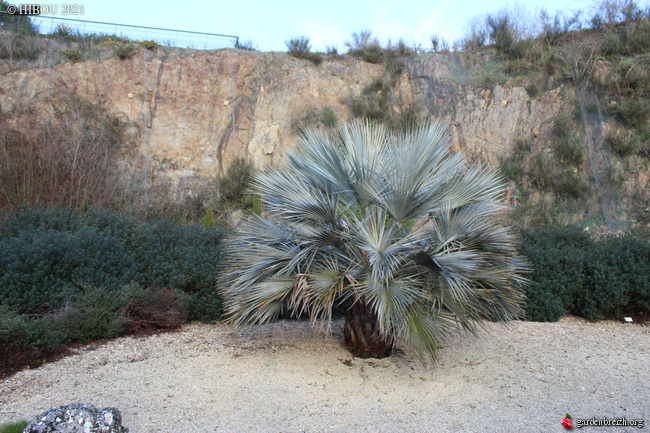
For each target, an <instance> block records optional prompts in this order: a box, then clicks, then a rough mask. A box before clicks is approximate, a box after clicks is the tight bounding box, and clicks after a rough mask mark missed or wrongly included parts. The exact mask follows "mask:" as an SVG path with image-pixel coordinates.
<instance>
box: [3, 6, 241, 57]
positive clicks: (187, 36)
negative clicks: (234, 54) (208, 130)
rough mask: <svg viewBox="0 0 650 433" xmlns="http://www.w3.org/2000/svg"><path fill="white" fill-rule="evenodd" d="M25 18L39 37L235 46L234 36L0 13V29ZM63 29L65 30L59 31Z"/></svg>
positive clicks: (20, 23) (196, 46)
mask: <svg viewBox="0 0 650 433" xmlns="http://www.w3.org/2000/svg"><path fill="white" fill-rule="evenodd" d="M27 18H29V22H30V23H31V27H32V28H33V29H34V30H36V31H37V32H38V33H40V34H44V35H49V34H53V33H56V32H57V31H58V30H59V29H62V28H65V29H66V31H70V32H71V33H72V34H74V35H79V36H108V35H110V36H112V35H115V36H119V37H122V38H128V39H131V40H134V41H145V40H147V41H148V40H153V41H156V42H157V43H158V44H160V45H166V46H169V47H176V48H191V49H195V50H219V49H222V48H233V47H236V46H237V42H238V40H239V37H238V36H232V35H221V34H217V33H200V32H189V31H184V30H171V29H161V28H156V27H143V26H132V25H126V24H114V23H102V22H97V21H84V20H76V19H70V18H58V17H49V16H43V15H30V16H27V15H11V14H8V13H6V12H0V28H3V27H4V28H6V29H8V30H9V29H12V30H13V29H14V28H15V29H20V28H24V26H25V24H26V23H25V20H26V19H27ZM62 26H65V27H62Z"/></svg>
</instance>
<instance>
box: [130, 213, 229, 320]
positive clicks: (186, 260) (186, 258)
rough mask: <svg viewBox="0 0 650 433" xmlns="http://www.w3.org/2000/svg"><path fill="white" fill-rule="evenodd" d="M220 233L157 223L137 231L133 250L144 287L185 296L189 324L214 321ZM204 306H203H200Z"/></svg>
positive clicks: (217, 307)
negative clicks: (171, 291)
mask: <svg viewBox="0 0 650 433" xmlns="http://www.w3.org/2000/svg"><path fill="white" fill-rule="evenodd" d="M223 236H224V232H223V230H221V229H213V230H203V229H202V226H201V225H198V224H196V225H190V224H183V225H181V224H177V223H174V222H172V221H169V220H160V221H157V222H153V223H150V224H143V225H141V226H139V227H138V230H137V231H136V233H135V235H134V243H133V249H134V251H135V256H136V260H137V262H138V263H139V265H140V269H141V272H142V281H143V284H144V285H145V286H148V287H169V288H172V289H177V290H181V291H183V292H185V293H186V294H188V295H189V300H188V301H187V302H188V318H189V319H190V320H207V321H210V320H216V319H218V318H219V316H220V315H221V301H220V299H219V296H218V294H217V293H216V290H215V284H216V278H217V269H218V266H219V260H220V256H219V247H220V242H221V240H222V239H223ZM202 303H203V304H205V305H202Z"/></svg>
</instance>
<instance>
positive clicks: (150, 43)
mask: <svg viewBox="0 0 650 433" xmlns="http://www.w3.org/2000/svg"><path fill="white" fill-rule="evenodd" d="M138 46H140V47H144V48H146V49H148V50H150V51H156V50H157V49H158V47H159V45H158V42H156V41H154V40H153V39H152V40H147V41H138Z"/></svg>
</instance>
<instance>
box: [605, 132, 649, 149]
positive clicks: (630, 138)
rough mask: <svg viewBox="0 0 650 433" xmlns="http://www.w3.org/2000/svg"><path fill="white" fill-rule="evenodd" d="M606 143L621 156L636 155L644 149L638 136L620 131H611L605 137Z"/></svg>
mask: <svg viewBox="0 0 650 433" xmlns="http://www.w3.org/2000/svg"><path fill="white" fill-rule="evenodd" d="M605 143H607V145H608V146H609V148H610V149H612V151H614V152H615V153H617V154H618V155H620V156H630V155H634V154H635V153H636V152H637V151H638V150H639V149H640V148H641V147H642V143H641V140H640V139H639V137H638V136H637V135H636V134H634V133H633V132H632V131H625V130H620V129H617V130H613V131H609V132H608V133H607V135H606V136H605Z"/></svg>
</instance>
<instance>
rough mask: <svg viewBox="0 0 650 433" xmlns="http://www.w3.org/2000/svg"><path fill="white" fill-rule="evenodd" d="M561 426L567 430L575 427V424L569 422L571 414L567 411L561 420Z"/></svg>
mask: <svg viewBox="0 0 650 433" xmlns="http://www.w3.org/2000/svg"><path fill="white" fill-rule="evenodd" d="M562 426H564V428H565V429H567V430H571V429H572V428H575V426H574V425H573V424H571V415H569V414H568V413H567V414H566V416H565V417H564V419H563V420H562Z"/></svg>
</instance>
